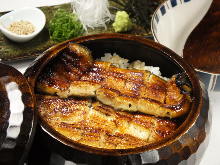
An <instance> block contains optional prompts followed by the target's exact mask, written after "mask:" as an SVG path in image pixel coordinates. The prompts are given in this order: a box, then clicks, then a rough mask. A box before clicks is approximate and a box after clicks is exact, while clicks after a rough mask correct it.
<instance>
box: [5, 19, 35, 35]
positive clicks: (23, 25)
mask: <svg viewBox="0 0 220 165" xmlns="http://www.w3.org/2000/svg"><path fill="white" fill-rule="evenodd" d="M7 29H8V30H9V31H11V32H13V33H16V34H18V35H28V34H31V33H33V32H34V31H35V27H34V25H33V24H32V23H31V22H29V21H24V20H20V21H15V22H12V23H11V24H10V25H9V27H8V28H7Z"/></svg>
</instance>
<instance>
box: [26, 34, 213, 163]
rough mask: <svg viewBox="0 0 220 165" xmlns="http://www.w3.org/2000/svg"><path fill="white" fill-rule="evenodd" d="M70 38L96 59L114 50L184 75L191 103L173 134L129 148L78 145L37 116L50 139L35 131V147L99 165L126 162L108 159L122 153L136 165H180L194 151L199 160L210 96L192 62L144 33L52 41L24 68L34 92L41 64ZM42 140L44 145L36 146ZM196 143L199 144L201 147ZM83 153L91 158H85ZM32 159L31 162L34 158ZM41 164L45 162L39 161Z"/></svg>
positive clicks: (167, 73) (165, 72)
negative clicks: (85, 48)
mask: <svg viewBox="0 0 220 165" xmlns="http://www.w3.org/2000/svg"><path fill="white" fill-rule="evenodd" d="M69 42H75V43H79V44H82V45H84V46H86V47H88V48H89V49H90V50H91V52H92V55H93V57H94V58H95V59H96V58H100V57H101V56H103V55H104V53H117V54H119V55H120V56H121V57H123V58H127V59H129V60H130V61H134V60H141V61H144V62H145V63H146V65H153V66H158V67H160V69H161V72H162V76H165V77H171V76H172V75H174V74H177V73H184V74H186V76H187V77H188V81H189V83H190V84H191V86H192V98H193V99H192V106H191V109H190V111H189V113H188V114H187V116H186V118H184V119H183V121H182V120H181V121H180V122H181V123H180V126H179V127H178V129H177V130H176V131H175V133H173V134H172V135H171V136H169V137H167V138H164V139H163V140H161V141H158V142H155V143H152V144H149V145H146V146H142V147H137V148H131V149H102V148H101V149H100V148H95V147H91V146H88V145H82V144H80V143H77V142H74V141H71V140H68V139H67V138H65V137H63V136H62V135H61V134H59V133H58V132H56V131H55V130H54V129H53V128H51V127H50V126H49V125H48V124H47V123H46V122H44V121H43V120H40V121H41V122H40V125H41V127H42V129H43V131H42V132H44V133H45V132H46V133H45V134H46V135H47V136H46V137H48V138H46V140H43V139H45V138H42V139H41V138H39V136H40V135H39V132H38V133H37V136H38V138H39V139H41V140H42V141H41V140H38V139H37V138H36V144H37V148H40V151H42V150H45V151H49V150H52V151H51V152H52V153H59V154H61V155H62V156H63V157H65V158H66V159H67V160H71V161H73V162H75V161H74V160H73V159H76V161H77V162H78V163H79V160H82V161H83V160H85V159H87V158H88V162H87V163H88V164H89V162H90V161H91V160H89V158H92V159H93V158H97V159H100V161H101V162H99V160H96V161H97V162H99V163H98V164H103V165H106V162H108V163H109V164H117V165H119V164H120V165H122V164H123V165H124V164H126V163H123V161H122V162H121V163H113V162H112V160H115V158H117V159H121V160H124V158H125V157H126V160H127V161H131V162H132V163H131V162H130V163H127V164H136V163H137V162H139V163H137V164H140V165H142V164H144V165H145V164H148V163H149V164H172V165H174V164H178V163H180V162H183V164H184V161H185V160H187V159H189V158H190V157H191V155H195V154H194V153H197V154H196V155H197V156H196V158H197V159H198V160H196V161H197V162H198V161H199V159H200V158H201V155H202V153H203V152H204V150H205V149H204V148H203V147H206V145H207V143H203V142H204V140H205V139H207V138H206V136H208V134H209V133H208V132H209V122H208V112H209V100H208V97H207V93H206V92H205V91H204V90H203V89H202V88H201V86H200V84H199V81H198V79H197V76H196V72H195V71H194V69H193V68H192V67H191V66H189V65H188V64H186V63H185V62H184V60H183V59H182V58H181V57H179V56H178V55H176V54H175V53H174V52H173V51H171V50H170V49H168V48H166V47H164V46H162V45H160V44H158V43H155V42H153V41H150V40H147V39H144V38H142V37H137V36H132V35H122V34H97V35H91V36H83V37H80V38H76V39H73V40H69V41H66V42H63V43H61V44H58V45H55V46H53V47H51V48H50V49H48V50H46V51H45V52H44V53H43V54H42V55H41V56H39V57H38V58H37V59H36V60H35V62H34V63H33V64H32V65H31V66H30V67H29V68H28V69H27V70H26V72H25V76H26V77H27V79H28V81H29V84H30V85H31V87H32V88H33V90H34V89H35V84H36V80H37V77H38V76H39V74H41V72H42V70H43V68H44V67H45V66H46V65H47V64H48V63H49V62H50V61H51V60H53V59H54V58H56V57H57V55H58V54H59V52H60V51H61V50H63V49H64V48H65V46H66V45H67V44H68V43H69ZM52 139H53V140H52ZM40 141H41V144H42V146H39V142H40ZM54 141H55V142H54ZM53 142H54V143H53ZM201 144H203V145H201ZM198 147H200V148H199V150H198ZM33 150H34V149H33ZM35 151H36V153H35V154H33V155H38V154H40V153H41V152H39V153H38V152H37V150H34V151H33V152H35ZM72 152H74V154H70V153H72ZM77 153H78V154H77ZM87 153H90V154H91V155H93V156H91V157H88V155H87ZM76 155H78V156H76ZM86 155H87V156H86ZM97 155H98V157H97ZM35 157H36V156H33V157H32V158H35ZM83 157H84V158H83ZM106 159H107V160H106ZM189 160H191V163H192V160H194V158H192V157H191V159H189ZM102 161H103V162H102ZM194 161H195V160H194ZM33 162H35V161H34V160H33ZM119 162H120V161H119ZM135 162H136V163H135ZM140 162H141V163H140ZM187 162H188V160H187ZM78 163H77V164H78ZM84 163H85V162H80V164H84ZM41 164H44V163H43V162H41ZM192 164H195V163H192Z"/></svg>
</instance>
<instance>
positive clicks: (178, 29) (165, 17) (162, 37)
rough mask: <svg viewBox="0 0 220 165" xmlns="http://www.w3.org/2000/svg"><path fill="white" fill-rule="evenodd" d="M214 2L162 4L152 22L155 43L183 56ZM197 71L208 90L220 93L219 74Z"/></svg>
mask: <svg viewBox="0 0 220 165" xmlns="http://www.w3.org/2000/svg"><path fill="white" fill-rule="evenodd" d="M212 2H213V0H201V1H197V0H167V1H165V2H164V3H162V4H161V5H160V6H159V7H158V8H157V10H156V11H155V12H154V14H153V17H152V20H151V30H152V33H153V36H154V39H155V41H156V42H159V43H160V44H163V45H165V46H167V47H168V48H170V49H172V50H173V51H174V52H176V53H177V54H178V55H180V56H183V49H184V45H185V43H186V41H187V39H188V37H189V35H190V33H191V32H192V31H193V30H194V29H195V27H196V26H197V25H198V24H199V23H200V21H201V20H202V19H203V18H204V16H205V15H206V14H207V11H208V10H209V8H210V6H211V4H212ZM198 40H199V39H198ZM198 44H199V41H198ZM190 49H192V48H190ZM195 60H197V59H195ZM188 62H189V61H188ZM189 63H190V62H189ZM195 69H196V70H197V73H198V76H199V77H200V79H201V81H202V82H203V83H204V84H205V87H206V88H207V89H208V90H210V91H220V87H219V85H217V84H220V78H219V76H218V75H217V74H213V73H210V72H207V71H202V70H201V69H199V68H197V67H195Z"/></svg>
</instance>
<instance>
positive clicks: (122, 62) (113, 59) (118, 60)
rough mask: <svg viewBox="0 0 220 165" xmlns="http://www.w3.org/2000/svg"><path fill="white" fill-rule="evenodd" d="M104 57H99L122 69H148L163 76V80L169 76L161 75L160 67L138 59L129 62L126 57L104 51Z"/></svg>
mask: <svg viewBox="0 0 220 165" xmlns="http://www.w3.org/2000/svg"><path fill="white" fill-rule="evenodd" d="M104 55H105V56H104V57H101V59H100V60H101V61H106V62H110V63H112V64H113V65H114V66H116V67H118V68H124V69H138V70H147V71H150V72H151V73H153V74H155V75H157V76H159V77H161V78H163V79H164V80H168V79H169V78H167V77H162V76H161V72H160V68H159V67H154V66H146V65H145V62H142V61H140V60H136V61H133V62H131V63H129V60H128V59H126V58H122V57H120V56H119V55H118V54H116V53H113V54H111V53H105V54H104Z"/></svg>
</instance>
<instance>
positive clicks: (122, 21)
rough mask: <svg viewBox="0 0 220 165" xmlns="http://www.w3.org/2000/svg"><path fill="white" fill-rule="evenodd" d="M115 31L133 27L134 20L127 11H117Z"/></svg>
mask: <svg viewBox="0 0 220 165" xmlns="http://www.w3.org/2000/svg"><path fill="white" fill-rule="evenodd" d="M112 26H113V28H114V30H115V32H126V31H129V30H131V29H132V22H131V19H130V18H129V15H128V13H127V12H126V11H117V13H116V16H115V21H114V23H113V24H112Z"/></svg>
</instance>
